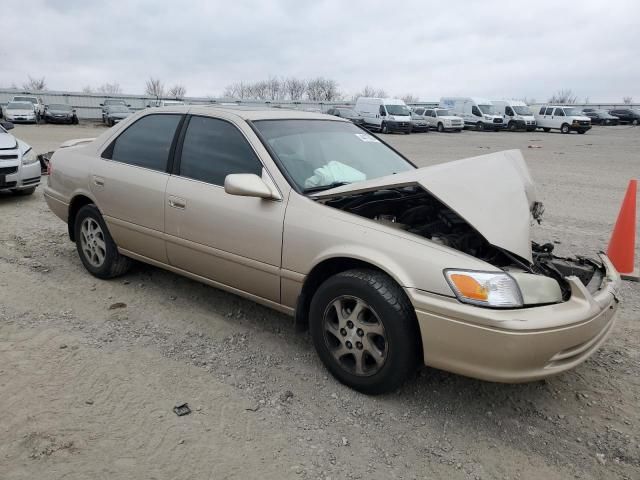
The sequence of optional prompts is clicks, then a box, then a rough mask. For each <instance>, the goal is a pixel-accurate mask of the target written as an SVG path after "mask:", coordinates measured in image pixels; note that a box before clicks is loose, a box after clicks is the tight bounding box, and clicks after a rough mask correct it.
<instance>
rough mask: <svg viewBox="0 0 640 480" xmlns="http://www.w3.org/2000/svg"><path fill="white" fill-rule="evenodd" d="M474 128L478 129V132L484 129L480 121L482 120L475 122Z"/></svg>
mask: <svg viewBox="0 0 640 480" xmlns="http://www.w3.org/2000/svg"><path fill="white" fill-rule="evenodd" d="M476 130H477V131H479V132H481V131H483V130H484V123H482V122H478V123H476Z"/></svg>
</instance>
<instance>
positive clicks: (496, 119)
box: [493, 118, 502, 123]
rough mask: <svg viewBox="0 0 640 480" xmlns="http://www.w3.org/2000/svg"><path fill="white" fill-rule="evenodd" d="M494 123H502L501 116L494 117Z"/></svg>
mask: <svg viewBox="0 0 640 480" xmlns="http://www.w3.org/2000/svg"><path fill="white" fill-rule="evenodd" d="M493 123H502V119H501V118H494V119H493Z"/></svg>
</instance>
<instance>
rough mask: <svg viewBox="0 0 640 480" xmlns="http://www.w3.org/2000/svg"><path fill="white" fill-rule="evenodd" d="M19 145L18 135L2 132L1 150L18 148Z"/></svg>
mask: <svg viewBox="0 0 640 480" xmlns="http://www.w3.org/2000/svg"><path fill="white" fill-rule="evenodd" d="M17 146H18V142H16V137H14V136H13V135H11V134H10V133H4V132H0V150H8V149H12V148H16V147H17Z"/></svg>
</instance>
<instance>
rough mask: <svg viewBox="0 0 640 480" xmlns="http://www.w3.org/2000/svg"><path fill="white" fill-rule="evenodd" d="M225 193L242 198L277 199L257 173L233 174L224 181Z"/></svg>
mask: <svg viewBox="0 0 640 480" xmlns="http://www.w3.org/2000/svg"><path fill="white" fill-rule="evenodd" d="M224 191H225V192H226V193H228V194H229V195H238V196H240V197H257V198H277V197H276V196H275V195H274V194H273V192H272V191H271V188H269V186H268V185H267V184H266V183H265V182H264V180H262V179H261V178H260V177H259V176H258V175H256V174H255V173H232V174H231V175H227V176H226V177H225V179H224Z"/></svg>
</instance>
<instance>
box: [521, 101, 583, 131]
mask: <svg viewBox="0 0 640 480" xmlns="http://www.w3.org/2000/svg"><path fill="white" fill-rule="evenodd" d="M533 115H534V116H535V117H536V123H537V125H538V127H539V128H542V129H543V130H544V131H545V132H550V131H551V129H555V130H560V131H561V132H562V133H570V132H578V133H585V132H586V131H587V130H590V129H591V119H590V118H589V117H586V116H584V114H583V113H582V111H580V110H579V109H578V108H576V107H565V106H562V105H540V106H537V107H535V109H534V110H533Z"/></svg>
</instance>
